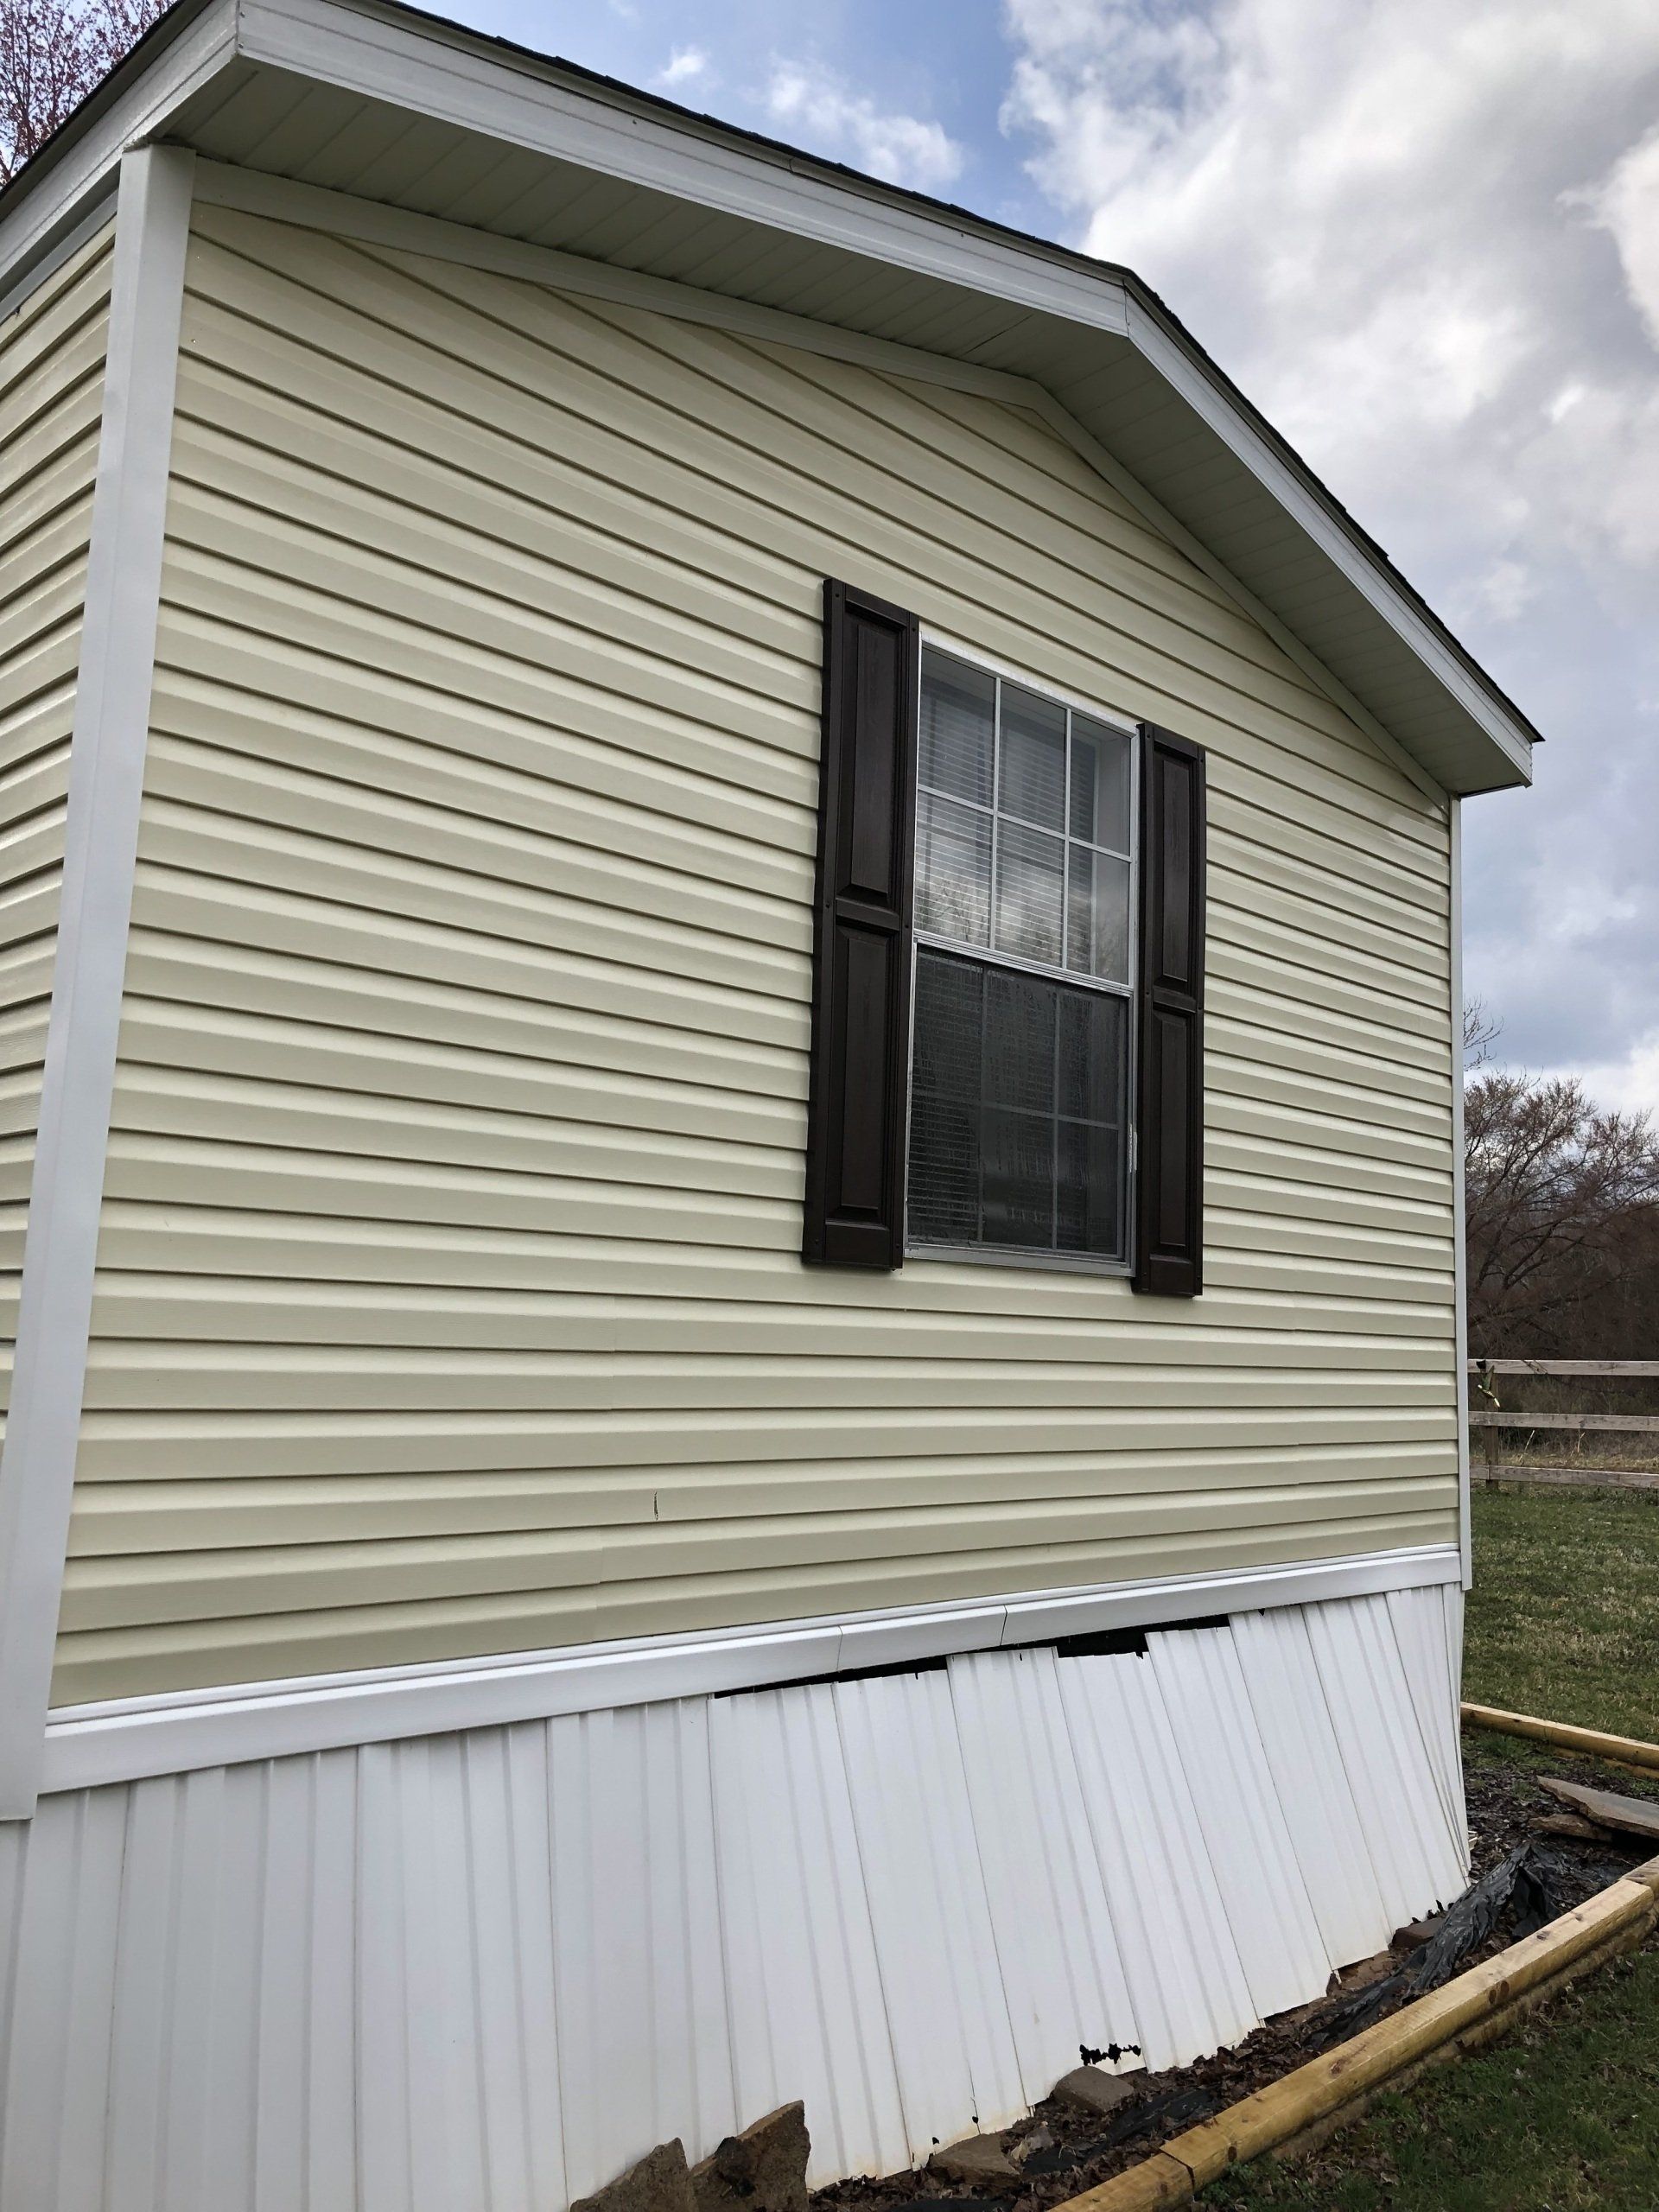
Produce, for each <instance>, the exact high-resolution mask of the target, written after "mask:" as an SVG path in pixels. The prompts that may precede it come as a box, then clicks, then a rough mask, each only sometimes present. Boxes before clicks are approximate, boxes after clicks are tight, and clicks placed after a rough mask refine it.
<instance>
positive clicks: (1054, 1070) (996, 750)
mask: <svg viewBox="0 0 1659 2212" xmlns="http://www.w3.org/2000/svg"><path fill="white" fill-rule="evenodd" d="M930 650H931V651H932V652H938V654H939V656H940V658H944V659H951V658H956V657H955V656H952V655H951V654H950V651H949V649H948V648H943V647H931V648H930ZM924 660H925V656H924ZM958 664H959V665H963V666H966V667H969V668H972V667H974V666H975V665H976V664H975V663H973V662H971V661H967V662H958ZM983 673H984V674H986V675H987V676H988V677H989V678H990V680H991V684H992V698H991V777H990V798H989V800H988V802H986V801H982V800H979V799H975V798H968V797H967V796H966V795H965V794H963V792H961V791H950V790H948V789H946V788H945V787H944V786H943V785H938V784H930V783H927V782H925V781H924V780H923V779H922V778H921V776H920V774H919V763H918V778H917V790H918V804H919V795H921V794H925V795H926V796H928V797H930V798H938V799H943V800H944V801H946V802H947V803H948V804H950V805H953V806H958V807H963V808H966V809H968V810H970V811H972V812H973V813H976V814H978V815H981V816H985V815H988V816H989V817H990V833H991V842H990V856H989V858H990V880H989V889H988V908H987V912H986V922H985V930H986V942H985V943H983V944H975V943H972V942H970V941H969V940H966V939H963V938H952V937H949V936H945V935H944V934H942V933H939V932H938V931H927V930H921V929H918V930H916V931H914V933H913V934H914V942H915V944H916V947H917V953H916V955H914V956H912V957H913V958H917V957H919V955H920V952H921V951H922V950H935V951H938V952H943V953H950V954H954V955H956V956H957V958H959V959H962V960H963V961H965V962H968V963H973V964H975V965H977V966H978V967H979V968H980V969H981V970H982V975H981V983H980V1003H981V1007H982V1008H983V1005H984V995H985V988H986V987H985V980H984V976H983V970H984V969H987V968H988V967H992V966H995V967H1001V968H1003V969H1012V970H1014V971H1015V972H1019V973H1024V974H1027V975H1031V976H1039V977H1043V978H1046V979H1047V980H1049V981H1051V982H1054V983H1056V984H1058V985H1059V986H1060V987H1061V988H1071V989H1079V990H1090V991H1096V992H1099V993H1102V994H1103V995H1107V996H1109V997H1113V998H1116V999H1119V1000H1123V1001H1133V998H1134V995H1135V984H1134V982H1133V977H1134V975H1135V959H1136V950H1135V946H1136V939H1137V938H1138V935H1139V917H1138V913H1137V911H1136V881H1137V876H1138V869H1137V868H1136V864H1135V850H1134V845H1135V822H1136V819H1137V809H1138V805H1139V790H1138V785H1139V776H1140V768H1139V762H1138V760H1137V759H1136V756H1135V752H1134V750H1133V747H1131V750H1130V753H1129V772H1128V787H1127V808H1126V814H1125V820H1126V824H1127V827H1128V849H1127V850H1126V849H1122V848H1120V847H1116V846H1112V845H1107V844H1102V843H1098V842H1096V841H1095V840H1094V839H1092V838H1086V837H1078V836H1074V835H1073V833H1072V827H1071V824H1072V813H1071V796H1072V766H1073V760H1074V758H1075V753H1076V749H1077V748H1076V743H1075V739H1074V722H1075V719H1076V717H1077V715H1078V714H1079V713H1084V714H1085V715H1086V718H1087V719H1089V720H1091V721H1099V722H1100V724H1101V726H1102V727H1103V728H1105V729H1107V730H1109V731H1111V732H1112V734H1114V735H1116V736H1121V737H1125V738H1127V737H1128V732H1127V731H1125V730H1123V729H1122V727H1121V726H1120V725H1119V724H1117V723H1116V722H1114V721H1110V720H1109V719H1108V718H1107V717H1106V716H1104V715H1098V714H1095V715H1089V714H1088V713H1087V710H1086V709H1077V708H1074V707H1073V706H1072V705H1071V702H1070V701H1069V700H1061V699H1057V698H1054V697H1053V696H1052V694H1045V693H1039V694H1038V695H1037V696H1042V697H1046V698H1048V699H1049V700H1050V702H1051V703H1052V704H1053V705H1054V706H1056V707H1058V708H1059V709H1061V711H1062V712H1063V714H1064V715H1065V777H1064V785H1063V791H1062V801H1061V817H1060V822H1061V827H1060V829H1059V832H1058V836H1057V835H1056V833H1055V832H1054V831H1053V830H1052V829H1050V828H1049V827H1048V825H1047V824H1046V823H1041V822H1038V821H1035V820H1033V818H1032V817H1030V816H1029V815H1022V814H1020V813H1019V812H1018V811H1017V810H1015V809H1014V808H1012V807H1008V808H1005V807H1004V806H1003V804H1002V746H1003V713H1002V705H1003V702H1002V694H1003V686H1004V683H1005V681H1007V680H1014V681H1016V688H1019V689H1022V690H1023V689H1028V688H1029V687H1027V686H1024V685H1019V684H1018V683H1017V680H1016V679H1005V678H1004V677H1003V676H1002V674H1001V671H996V670H984V671H983ZM1005 818H1006V819H1007V820H1008V821H1011V822H1014V823H1017V824H1019V825H1020V827H1021V828H1024V829H1030V830H1033V831H1035V832H1037V833H1038V834H1039V835H1040V836H1046V837H1052V838H1054V839H1055V842H1057V843H1058V845H1059V847H1060V851H1061V909H1060V944H1059V950H1060V959H1059V961H1058V963H1050V962H1047V961H1042V960H1037V959H1032V958H1028V957H1026V956H1025V955H1023V954H1020V953H1014V952H1006V951H1004V950H1001V947H999V946H998V945H997V944H995V942H994V941H993V940H994V939H995V934H996V922H997V914H996V904H997V887H998V883H999V880H1000V876H999V866H1000V861H1001V823H1002V822H1003V820H1004V819H1005ZM1074 847H1075V848H1077V849H1078V850H1080V851H1084V852H1090V853H1097V854H1101V855H1105V856H1106V857H1108V858H1109V859H1113V860H1116V861H1122V862H1123V863H1124V865H1125V867H1126V868H1128V944H1127V947H1126V966H1127V968H1128V977H1129V980H1126V981H1125V982H1116V980H1114V979H1113V978H1112V977H1110V976H1096V975H1092V974H1090V972H1089V971H1088V970H1087V969H1073V968H1071V967H1069V966H1068V965H1067V964H1066V956H1067V953H1068V951H1069V949H1070V945H1071V850H1072V849H1073V848H1074ZM914 1003H915V993H914V991H913V990H912V1008H913V1007H914ZM1124 1019H1125V1023H1126V1029H1125V1034H1124V1037H1123V1040H1122V1052H1121V1060H1120V1070H1121V1084H1120V1087H1119V1090H1118V1095H1117V1096H1116V1100H1115V1102H1114V1104H1115V1109H1116V1110H1115V1111H1114V1112H1113V1113H1112V1115H1111V1116H1099V1117H1096V1116H1077V1115H1069V1114H1063V1113H1062V1112H1061V1111H1060V1110H1059V1104H1060V1096H1061V1092H1060V1077H1061V1066H1060V1033H1061V1020H1060V1016H1059V1014H1058V1007H1057V1009H1056V1017H1055V1020H1054V1025H1053V1034H1052V1048H1051V1050H1052V1065H1051V1071H1050V1073H1051V1082H1052V1086H1053V1088H1052V1097H1053V1100H1054V1106H1053V1110H1052V1112H1051V1113H1048V1114H1043V1113H1040V1112H1039V1110H1038V1109H1034V1108H1032V1109H1022V1108H1013V1107H998V1108H997V1109H995V1110H997V1111H998V1112H1004V1113H1008V1114H1011V1115H1017V1116H1019V1118H1020V1119H1022V1120H1025V1119H1030V1120H1033V1121H1037V1120H1046V1121H1047V1122H1049V1124H1050V1144H1049V1181H1050V1232H1049V1242H1048V1244H1047V1246H1046V1247H1044V1246H1040V1245H1018V1244H1013V1243H997V1242H992V1241H988V1239H987V1237H986V1234H985V1227H986V1212H985V1179H986V1155H985V1148H984V1147H983V1144H982V1145H981V1147H980V1152H979V1159H978V1163H977V1167H978V1173H977V1178H976V1194H975V1195H976V1205H975V1227H976V1242H975V1243H974V1244H973V1245H971V1246H968V1247H958V1246H954V1245H950V1244H947V1243H942V1242H933V1241H931V1240H929V1239H926V1238H922V1239H919V1240H918V1249H921V1250H924V1251H927V1250H931V1251H933V1252H935V1253H938V1254H939V1255H941V1256H945V1255H956V1256H959V1257H966V1258H971V1259H979V1260H992V1261H995V1260H1002V1259H1007V1260H1009V1261H1017V1260H1021V1259H1024V1260H1028V1261H1029V1260H1036V1261H1039V1262H1040V1261H1045V1260H1046V1261H1049V1262H1053V1263H1056V1264H1058V1265H1060V1266H1063V1267H1066V1268H1078V1269H1083V1270H1087V1271H1089V1272H1091V1273H1116V1274H1122V1273H1125V1272H1127V1270H1128V1252H1129V1249H1130V1242H1131V1231H1130V1223H1129V1219H1128V1206H1129V1175H1130V1166H1131V1157H1130V1154H1131V1145H1132V1133H1131V1131H1130V1128H1129V1126H1128V1106H1129V1099H1130V1097H1131V1096H1133V1086H1134V1082H1135V1071H1134V1061H1135V1051H1136V1039H1135V1023H1134V1020H1133V1019H1132V1018H1131V1016H1130V1014H1129V1012H1128V1009H1127V1008H1126V1013H1125V1016H1124ZM913 1023H914V1014H913V1011H912V1047H911V1067H912V1081H911V1084H910V1090H911V1095H912V1111H913V1100H914V1096H915V1091H916V1083H915V1072H914V1071H915V1050H914V1036H913ZM987 1064H988V1056H987V1055H986V1053H985V1052H984V1051H983V1049H982V1050H981V1052H980V1054H979V1060H978V1078H979V1080H978V1085H977V1095H976V1101H975V1105H976V1122H977V1126H978V1127H979V1128H980V1129H981V1130H983V1128H984V1124H985V1116H986V1113H987V1110H988V1108H989V1106H990V1104H991V1102H990V1100H989V1099H988V1096H987V1090H986V1078H987ZM1065 1128H1079V1129H1089V1128H1096V1129H1101V1130H1104V1131H1107V1132H1109V1133H1110V1134H1111V1135H1114V1136H1116V1138H1117V1139H1118V1143H1117V1146H1116V1175H1115V1183H1116V1192H1115V1197H1116V1223H1117V1242H1118V1244H1119V1247H1120V1249H1119V1252H1118V1253H1117V1254H1116V1255H1113V1256H1108V1255H1100V1254H1095V1253H1091V1252H1089V1251H1087V1250H1086V1249H1085V1250H1078V1249H1073V1248H1071V1247H1066V1246H1062V1245H1061V1244H1060V1243H1059V1242H1058V1239H1059V1234H1060V1180H1059V1178H1060V1139H1061V1133H1062V1131H1063V1130H1064V1129H1065ZM908 1150H909V1140H908V1137H907V1138H906V1152H907V1153H908ZM907 1241H908V1240H907Z"/></svg>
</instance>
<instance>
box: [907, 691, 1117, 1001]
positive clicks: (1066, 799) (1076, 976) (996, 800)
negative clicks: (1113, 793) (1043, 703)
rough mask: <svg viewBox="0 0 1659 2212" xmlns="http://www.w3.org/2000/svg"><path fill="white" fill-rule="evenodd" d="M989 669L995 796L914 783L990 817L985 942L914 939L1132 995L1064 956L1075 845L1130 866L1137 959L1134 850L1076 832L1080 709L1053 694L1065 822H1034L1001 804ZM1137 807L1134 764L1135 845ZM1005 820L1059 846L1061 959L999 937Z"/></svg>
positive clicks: (998, 697)
mask: <svg viewBox="0 0 1659 2212" xmlns="http://www.w3.org/2000/svg"><path fill="white" fill-rule="evenodd" d="M934 650H935V651H938V648H934ZM941 658H950V656H949V655H948V654H942V655H941ZM966 665H969V666H971V665H972V664H971V663H969V664H966ZM987 673H988V674H989V675H990V676H991V683H992V687H993V688H992V695H991V796H990V799H989V801H988V802H987V801H985V800H982V799H976V798H967V797H965V796H964V795H963V793H962V792H961V791H948V790H947V789H946V788H945V786H944V785H943V784H930V783H927V782H925V781H924V779H922V777H921V775H920V774H919V772H918V776H917V779H916V788H917V791H918V793H919V794H924V795H925V796H926V797H927V798H938V799H943V800H944V802H945V804H947V805H948V806H959V807H964V808H966V809H967V810H969V812H971V813H974V814H979V815H987V816H988V817H990V825H991V854H990V885H989V891H988V906H987V911H986V917H985V942H984V943H983V944H976V943H975V942H974V941H973V940H972V939H971V938H956V937H949V936H945V935H943V934H941V933H940V932H939V931H934V930H918V931H916V932H915V936H916V942H917V943H918V944H931V945H937V946H938V947H939V948H940V950H954V951H959V952H970V953H972V954H973V955H974V956H975V957H976V958H977V959H988V960H995V961H1000V962H1001V963H1004V964H1005V965H1006V966H1007V967H1010V968H1020V969H1025V970H1026V971H1027V972H1028V973H1029V974H1032V975H1037V976H1065V979H1066V980H1067V982H1074V983H1077V984H1078V985H1079V986H1081V987H1083V988H1086V989H1090V990H1097V991H1111V992H1115V993H1116V995H1117V996H1118V997H1119V998H1130V997H1132V996H1133V995H1134V990H1135V986H1134V984H1133V983H1131V982H1121V983H1120V982H1117V981H1116V980H1115V978H1113V977H1112V976H1095V975H1091V974H1090V971H1089V970H1088V969H1086V968H1072V967H1071V966H1069V965H1068V964H1067V963H1066V958H1065V954H1066V950H1067V948H1068V946H1069V945H1070V944H1071V852H1072V849H1073V848H1074V847H1075V848H1076V849H1077V851H1079V852H1084V853H1098V854H1100V855H1103V857H1104V858H1105V859H1107V860H1114V861H1122V862H1123V864H1124V866H1125V867H1126V868H1128V870H1129V872H1130V874H1129V946H1128V957H1129V962H1130V965H1131V967H1132V966H1133V963H1134V941H1135V855H1134V852H1133V850H1130V851H1124V850H1123V849H1121V848H1120V847H1118V846H1116V845H1103V844H1099V843H1097V842H1096V841H1095V839H1093V838H1092V837H1078V836H1074V835H1073V834H1072V829H1071V763H1072V759H1073V756H1074V753H1075V752H1076V747H1075V745H1074V743H1073V741H1072V722H1073V720H1074V718H1075V716H1076V715H1077V711H1078V710H1077V709H1076V708H1074V707H1072V706H1071V704H1070V703H1069V702H1066V701H1064V700H1060V699H1055V700H1052V702H1051V703H1052V705H1054V706H1056V707H1058V708H1059V709H1061V711H1062V712H1063V713H1064V715H1065V784H1064V786H1063V790H1062V798H1061V815H1060V820H1061V824H1062V827H1061V828H1060V829H1058V831H1056V830H1054V829H1050V827H1049V826H1048V824H1047V823H1045V822H1038V821H1035V820H1033V817H1031V816H1030V815H1028V814H1020V813H1019V812H1017V811H1016V810H1015V809H1014V808H1013V807H1011V806H1010V807H1005V806H1004V805H1003V804H1001V790H1002V685H1003V682H1004V678H1003V677H1001V675H1000V674H997V673H993V672H992V671H987ZM1017 688H1018V689H1020V690H1025V689H1026V688H1027V687H1026V686H1024V685H1020V686H1018V687H1017ZM1038 696H1046V694H1039V695H1038ZM1089 719H1090V720H1091V721H1092V720H1095V719H1096V717H1095V716H1092V715H1091V716H1090V717H1089ZM1102 727H1103V728H1106V729H1109V730H1111V732H1112V734H1113V735H1114V736H1119V737H1122V736H1125V735H1127V732H1125V731H1122V730H1119V729H1117V728H1116V727H1115V726H1114V725H1113V724H1112V723H1110V722H1104V721H1103V723H1102ZM1005 819H1006V820H1007V821H1009V822H1013V823H1017V824H1018V825H1019V827H1020V829H1030V830H1033V831H1034V832H1035V833H1036V834H1037V836H1039V837H1047V838H1051V839H1052V841H1053V842H1055V843H1056V844H1058V846H1059V848H1060V855H1061V868H1060V956H1061V957H1060V959H1059V960H1058V963H1056V962H1052V961H1047V960H1033V959H1028V958H1027V957H1026V955H1024V954H1023V953H1019V952H1007V951H1005V950H1003V948H1002V947H1001V945H999V944H996V943H995V936H996V899H997V886H998V883H999V881H1000V880H1001V878H1000V875H999V868H1000V866H1001V849H1002V848H1001V825H1002V823H1003V822H1004V820H1005ZM1128 819H1129V825H1130V836H1131V844H1133V836H1134V823H1135V784H1134V770H1133V765H1132V766H1131V774H1130V785H1129V806H1128Z"/></svg>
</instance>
